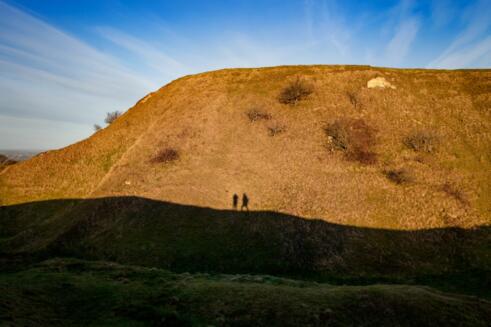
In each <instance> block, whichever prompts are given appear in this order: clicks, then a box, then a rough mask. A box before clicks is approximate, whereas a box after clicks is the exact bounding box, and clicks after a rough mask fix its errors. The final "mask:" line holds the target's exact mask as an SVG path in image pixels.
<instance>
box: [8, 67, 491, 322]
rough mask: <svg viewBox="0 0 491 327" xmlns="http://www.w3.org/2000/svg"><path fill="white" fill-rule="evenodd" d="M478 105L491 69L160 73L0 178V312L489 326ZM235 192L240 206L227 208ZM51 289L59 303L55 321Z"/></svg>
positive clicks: (48, 317) (489, 139)
mask: <svg viewBox="0 0 491 327" xmlns="http://www.w3.org/2000/svg"><path fill="white" fill-rule="evenodd" d="M375 78H377V79H375ZM381 78H383V79H381ZM374 79H375V80H374ZM374 83H379V84H380V83H382V84H384V83H385V84H386V87H376V88H372V87H368V86H371V85H373V84H374ZM490 107H491V71H490V70H467V71H436V70H435V71H433V70H397V69H386V68H373V67H362V66H289V67H273V68H261V69H229V70H221V71H215V72H210V73H204V74H198V75H194V76H187V77H183V78H181V79H179V80H176V81H174V82H172V83H170V84H169V85H167V86H165V87H163V88H162V89H160V90H158V91H156V92H154V93H151V94H149V95H147V96H146V97H145V98H143V99H142V100H140V101H139V102H138V103H137V104H136V105H135V106H134V107H133V108H131V109H130V110H128V111H127V112H126V113H125V114H124V115H123V116H121V117H120V118H118V119H117V120H116V121H115V122H114V123H112V124H111V125H109V126H108V127H107V128H105V129H103V130H101V131H98V132H96V133H95V134H94V135H92V136H91V137H89V138H88V139H86V140H83V141H81V142H79V143H76V144H73V145H71V146H69V147H66V148H64V149H60V150H55V151H48V152H44V153H41V154H39V155H37V156H35V157H34V158H32V159H30V160H27V161H24V162H20V163H16V164H14V165H10V166H9V167H8V168H7V169H4V170H3V171H1V172H0V201H1V202H0V204H2V206H0V263H1V266H2V269H0V291H1V292H0V293H2V294H7V295H6V296H4V297H3V298H2V297H0V319H10V320H7V321H15V324H17V325H24V323H23V322H25V321H28V322H32V321H37V322H39V323H41V322H53V321H58V322H59V323H60V324H62V325H66V324H72V323H75V321H77V319H82V320H79V322H81V321H83V319H89V320H90V321H88V322H87V323H89V324H96V325H97V324H99V325H100V324H123V323H125V324H129V325H133V324H136V323H138V321H140V322H141V321H142V320H146V321H153V323H154V324H156V325H158V324H159V323H158V322H156V321H157V320H158V321H160V322H162V321H166V319H174V320H172V324H174V323H175V324H177V325H179V324H184V325H185V324H198V325H200V324H214V325H249V324H257V325H272V324H273V325H274V323H272V322H274V321H277V322H278V323H279V322H282V323H283V324H282V325H284V324H285V323H284V322H285V321H290V322H291V324H292V325H298V324H307V325H308V324H310V325H328V324H329V325H346V324H348V325H349V324H351V325H411V324H414V323H417V322H419V325H431V324H432V323H433V322H441V323H442V324H443V322H446V324H447V325H452V324H453V325H479V324H482V325H485V321H486V320H485V317H486V316H487V315H488V313H489V310H491V309H490V308H491V304H490V303H489V302H488V301H486V300H482V299H478V298H476V296H477V297H479V298H486V299H488V300H489V299H491V294H490V293H489V290H490V289H491V287H490V285H491V232H490V225H491V170H490V169H489V167H491V111H490V110H489V108H490ZM244 192H245V193H247V194H248V196H249V197H250V199H251V201H250V204H249V209H250V212H240V211H236V210H232V209H231V206H232V195H233V194H234V193H237V194H239V195H241V194H242V193H244ZM54 257H61V258H68V257H70V258H78V259H80V260H87V261H80V260H79V261H77V260H75V261H73V260H74V259H56V260H54V261H53V260H52V258H54ZM45 260H48V261H46V262H45ZM94 260H99V262H94ZM40 262H44V263H40ZM109 262H117V263H118V264H119V265H115V264H114V263H109ZM129 265H134V267H133V266H129ZM136 266H138V267H136ZM71 267H72V268H73V267H83V268H80V269H78V268H76V269H75V270H73V269H72V268H71ZM144 267H147V268H144ZM149 267H153V268H152V269H153V270H150V268H149ZM77 269H78V270H77ZM121 271H125V272H124V273H123V275H124V279H125V282H124V283H123V284H124V285H121V284H120V281H114V280H113V279H112V278H113V277H112V276H113V274H115V275H118V276H119V274H120V273H121ZM128 271H130V272H131V273H129V272H128ZM127 273H128V274H129V276H127V275H126V274H127ZM181 273H185V276H188V277H189V278H188V277H185V278H184V280H186V282H182V278H183V277H182V275H180V274H181ZM149 274H150V275H149ZM202 274H205V275H202ZM208 274H209V275H208ZM221 274H229V275H230V276H223V275H221ZM250 274H256V277H253V276H252V277H251V276H250ZM263 275H268V276H269V277H264V276H263ZM272 275H274V276H280V277H281V278H280V277H271V276H272ZM149 276H153V277H149ZM257 276H263V277H257ZM154 278H155V280H158V281H159V282H162V283H163V285H165V287H164V286H162V288H158V290H154V289H153V287H154V286H155V283H156V282H155V280H154ZM255 278H258V279H257V280H260V282H258V283H256V282H253V281H251V279H252V280H256V279H255ZM265 278H266V280H268V281H270V280H273V281H274V282H272V283H273V284H275V285H270V284H269V282H267V283H264V282H263V281H264V280H265ZM283 278H288V280H287V279H283ZM237 280H238V281H239V282H237ZM294 280H296V281H294ZM64 281H66V283H67V285H68V286H67V287H68V288H70V289H72V290H74V293H73V294H74V299H72V300H70V301H73V302H67V304H66V308H65V309H64V311H63V310H62V311H61V312H55V310H54V308H55V307H56V303H57V301H58V298H59V296H60V295H59V294H61V293H60V292H64V290H63V289H62V288H59V287H58V286H55V285H58V284H59V283H64ZM126 283H129V285H126ZM30 284H32V285H36V287H34V289H29V287H27V286H26V285H30ZM276 284H278V285H276ZM299 285H301V286H299ZM343 285H349V286H343ZM397 285H398V286H397ZM421 285H424V286H421ZM63 287H64V286H63ZM198 289H199V290H198ZM436 289H438V291H437V290H436ZM108 290H111V292H114V295H108V292H109V291H108ZM169 290H172V291H169ZM159 292H160V293H159ZM162 292H164V293H165V294H171V295H169V297H167V295H166V296H164V297H161V296H163V295H161V293H162ZM166 292H167V293H166ZM169 292H170V293H169ZM176 292H177V293H176ZM181 292H184V293H185V294H187V295H186V296H188V297H187V300H186V301H185V302H182V303H184V304H182V305H181V304H180V305H177V304H175V301H174V300H172V298H173V296H177V297H179V298H180V297H181V295H176V294H178V293H179V294H181ZM195 292H197V293H195ZM442 292H444V293H442ZM23 294H24V295H26V296H23ZM237 294H242V295H243V297H240V296H237ZM457 294H466V296H463V295H457ZM469 296H471V297H469ZM258 297H259V298H261V299H263V300H264V302H261V303H262V306H261V305H259V304H257V306H254V305H253V303H256V302H254V300H253V299H257V298H258ZM77 298H79V299H80V302H77ZM105 298H106V300H107V301H109V302H108V303H109V304H108V306H107V307H104V308H100V307H98V305H100V303H102V302H100V301H103V299H105ZM211 298H212V299H213V300H209V301H208V300H207V299H211ZM128 299H135V301H136V302H138V303H137V304H135V305H136V307H133V306H132V305H126V304H125V305H122V303H126V302H128ZM307 299H308V300H307ZM106 300H104V301H106ZM205 300H206V301H208V302H206V301H205ZM91 301H93V302H91ZM98 301H99V302H98ZM173 301H174V302H173ZM203 301H204V302H203ZM214 301H215V302H214ZM234 301H235V302H234ZM304 301H307V302H304ZM130 302H131V301H130ZM205 302H206V303H208V304H207V305H206V306H204V304H203V303H205ZM33 303H43V305H42V306H41V308H43V309H42V310H40V311H36V310H34V309H28V308H29V307H32V306H33ZM77 303H80V305H81V307H80V308H79V310H80V311H77V310H78V309H77V310H75V309H74V308H75V307H77ZM180 303H181V302H180ZM257 303H259V302H257ZM278 303H280V304H278ZM277 304H278V305H277ZM53 306H54V307H53ZM251 306H252V307H251ZM331 306H333V308H331ZM13 307H15V308H22V309H19V310H20V311H16V310H17V309H13ZM200 308H206V309H200ZM326 308H327V309H328V310H327V309H326ZM74 310H75V311H74ZM237 310H238V311H237ZM241 310H242V311H241ZM325 310H327V311H325ZM84 312H85V313H87V314H86V316H85V318H84V317H83V313H84ZM237 312H239V313H240V312H242V313H241V314H243V315H244V316H241V318H239V319H238V320H233V318H232V317H234V315H236V314H237ZM325 312H328V313H327V315H326V314H325ZM277 315H280V316H277ZM282 315H284V316H282ZM142 317H143V318H142ZM316 317H317V318H316ZM320 317H322V318H320ZM26 319H27V320H26ZM29 319H33V320H29ZM154 319H157V320H154ZM162 319H163V320H162ZM316 319H318V320H316ZM319 319H320V320H319ZM418 319H419V320H418ZM27 324H29V323H27Z"/></svg>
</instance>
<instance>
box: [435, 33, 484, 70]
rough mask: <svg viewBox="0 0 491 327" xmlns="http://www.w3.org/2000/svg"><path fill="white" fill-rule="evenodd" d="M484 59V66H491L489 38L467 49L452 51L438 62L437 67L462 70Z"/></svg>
mask: <svg viewBox="0 0 491 327" xmlns="http://www.w3.org/2000/svg"><path fill="white" fill-rule="evenodd" d="M482 58H484V59H485V60H484V64H485V65H487V66H488V67H489V66H491V36H488V37H486V38H485V39H484V40H482V41H479V42H477V43H476V44H473V45H472V46H470V47H468V48H462V49H459V50H456V51H452V52H451V53H449V54H448V55H446V56H445V57H443V58H442V59H440V61H439V62H438V66H439V67H447V68H462V67H464V68H465V67H471V66H472V64H473V63H474V62H477V61H478V60H480V59H482Z"/></svg>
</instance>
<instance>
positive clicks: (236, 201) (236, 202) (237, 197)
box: [232, 193, 239, 209]
mask: <svg viewBox="0 0 491 327" xmlns="http://www.w3.org/2000/svg"><path fill="white" fill-rule="evenodd" d="M232 202H233V206H234V209H237V205H238V204H239V196H238V195H237V194H235V193H234V196H233V197H232Z"/></svg>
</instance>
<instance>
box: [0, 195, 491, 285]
mask: <svg viewBox="0 0 491 327" xmlns="http://www.w3.org/2000/svg"><path fill="white" fill-rule="evenodd" d="M490 231H491V228H490V227H489V226H482V227H480V228H476V229H472V230H465V229H458V228H443V229H431V230H418V231H397V230H386V229H374V228H361V227H354V226H343V225H337V224H332V223H328V222H326V221H323V220H315V219H304V218H301V217H296V216H292V215H287V214H282V213H278V212H271V211H251V212H249V213H245V212H240V211H235V210H216V209H211V208H204V207H197V206H190V205H180V204H175V203H169V202H163V201H156V200H150V199H146V198H139V197H110V198H98V199H66V200H50V201H41V202H32V203H25V204H19V205H12V206H4V207H0V254H1V255H2V256H3V257H8V256H14V255H17V256H18V255H26V256H29V255H34V254H35V255H37V256H40V257H43V258H46V257H53V256H75V257H80V258H86V259H103V260H112V261H117V262H121V263H126V264H138V265H144V266H153V267H162V268H167V269H172V270H175V271H191V272H192V271H201V272H218V273H261V274H282V275H285V274H287V275H304V276H307V275H309V274H325V275H326V276H327V275H329V276H330V275H337V276H351V277H353V278H357V277H360V276H391V278H402V277H404V276H409V277H411V278H412V277H414V276H422V275H428V274H429V275H431V274H441V273H452V272H459V271H464V270H469V269H478V270H479V269H480V270H486V271H489V269H490V266H491V259H490V255H489V254H490V249H491V233H490Z"/></svg>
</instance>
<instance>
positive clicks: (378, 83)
mask: <svg viewBox="0 0 491 327" xmlns="http://www.w3.org/2000/svg"><path fill="white" fill-rule="evenodd" d="M367 87H368V88H369V89H374V88H381V89H385V88H391V89H395V88H396V87H395V86H394V85H392V84H390V83H389V82H387V80H386V79H385V78H384V77H376V78H372V79H371V80H369V81H368V83H367Z"/></svg>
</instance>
